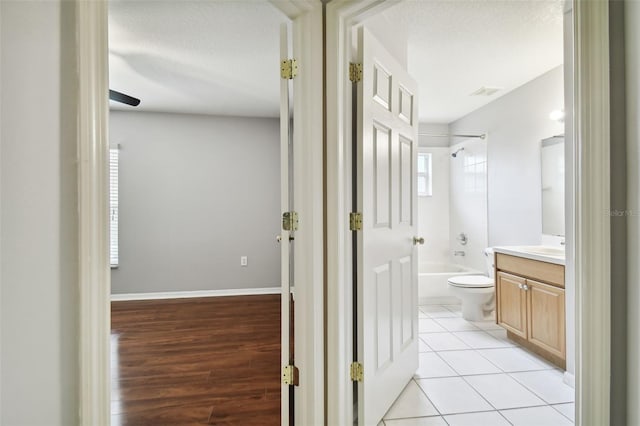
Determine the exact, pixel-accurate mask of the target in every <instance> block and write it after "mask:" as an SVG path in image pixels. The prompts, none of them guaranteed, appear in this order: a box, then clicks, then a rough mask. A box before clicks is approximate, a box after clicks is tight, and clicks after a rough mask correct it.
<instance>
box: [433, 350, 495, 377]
mask: <svg viewBox="0 0 640 426" xmlns="http://www.w3.org/2000/svg"><path fill="white" fill-rule="evenodd" d="M438 355H440V358H442V359H444V360H445V362H446V363H447V364H449V365H450V366H451V368H453V369H454V370H456V372H457V373H458V374H460V375H462V376H468V375H471V374H492V373H502V371H500V369H499V368H498V367H496V366H495V365H493V364H492V363H491V362H489V361H488V360H487V359H486V358H485V357H483V356H482V355H480V354H479V353H478V352H476V351H474V350H468V351H443V352H438Z"/></svg>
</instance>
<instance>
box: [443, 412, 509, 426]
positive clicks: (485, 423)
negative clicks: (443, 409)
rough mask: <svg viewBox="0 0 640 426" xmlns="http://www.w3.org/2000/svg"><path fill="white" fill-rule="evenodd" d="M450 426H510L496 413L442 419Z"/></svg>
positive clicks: (457, 415)
mask: <svg viewBox="0 0 640 426" xmlns="http://www.w3.org/2000/svg"><path fill="white" fill-rule="evenodd" d="M444 419H445V420H446V421H447V424H449V425H450V426H511V423H509V422H508V421H506V420H505V418H504V417H502V416H501V415H500V413H498V412H497V411H487V412H484V413H467V414H454V415H452V416H445V418H444Z"/></svg>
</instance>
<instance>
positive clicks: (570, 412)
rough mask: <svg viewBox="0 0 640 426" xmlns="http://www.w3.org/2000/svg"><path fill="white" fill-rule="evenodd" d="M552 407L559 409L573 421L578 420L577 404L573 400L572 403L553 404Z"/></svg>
mask: <svg viewBox="0 0 640 426" xmlns="http://www.w3.org/2000/svg"><path fill="white" fill-rule="evenodd" d="M552 407H553V408H555V409H556V410H558V411H559V412H560V413H562V414H563V415H564V416H565V417H566V418H568V419H569V420H571V421H572V422H575V421H576V404H574V403H573V402H572V403H570V404H558V405H552Z"/></svg>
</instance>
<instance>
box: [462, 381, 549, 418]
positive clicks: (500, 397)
mask: <svg viewBox="0 0 640 426" xmlns="http://www.w3.org/2000/svg"><path fill="white" fill-rule="evenodd" d="M464 379H465V380H466V381H467V382H468V383H469V384H470V385H471V386H473V388H474V389H475V390H477V391H478V393H480V395H482V396H483V397H484V398H485V399H486V400H487V401H489V402H490V403H491V405H493V406H494V407H495V408H497V409H498V410H503V409H507V408H519V407H532V406H535V405H545V402H544V401H543V400H541V399H540V398H538V397H537V396H535V395H534V394H533V393H532V392H531V391H529V390H528V389H527V388H525V387H524V386H522V385H521V384H520V383H518V382H517V381H515V380H514V379H512V378H511V377H509V376H508V375H507V374H489V375H484V376H467V377H465V378H464Z"/></svg>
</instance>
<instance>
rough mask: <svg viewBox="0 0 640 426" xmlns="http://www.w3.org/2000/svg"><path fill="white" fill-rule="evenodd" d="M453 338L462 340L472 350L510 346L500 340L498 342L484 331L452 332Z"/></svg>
mask: <svg viewBox="0 0 640 426" xmlns="http://www.w3.org/2000/svg"><path fill="white" fill-rule="evenodd" d="M453 335H454V336H456V337H457V338H458V339H460V340H462V341H463V342H464V343H466V344H467V345H469V346H471V347H472V348H474V349H490V348H506V347H510V346H511V345H508V344H506V343H505V342H504V341H502V340H498V339H496V338H495V337H493V336H492V335H491V334H489V333H488V332H485V331H480V330H478V331H459V332H454V333H453Z"/></svg>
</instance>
